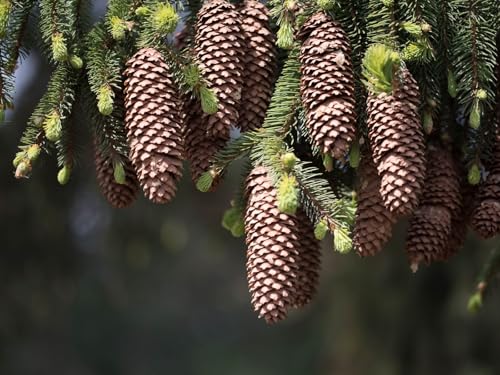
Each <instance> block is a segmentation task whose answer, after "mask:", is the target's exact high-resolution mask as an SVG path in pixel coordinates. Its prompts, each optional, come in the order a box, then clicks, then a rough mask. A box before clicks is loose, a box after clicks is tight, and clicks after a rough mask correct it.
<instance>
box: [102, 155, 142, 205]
mask: <svg viewBox="0 0 500 375" xmlns="http://www.w3.org/2000/svg"><path fill="white" fill-rule="evenodd" d="M94 162H95V168H96V176H97V182H98V184H99V188H100V189H101V192H102V195H104V197H105V198H106V199H107V201H108V202H109V203H110V204H111V205H112V206H113V207H115V208H125V207H128V206H130V205H131V204H132V203H133V202H134V201H135V200H136V199H137V192H138V190H139V185H138V183H137V178H136V177H135V173H134V170H133V167H132V165H131V164H130V162H129V161H128V160H126V161H125V163H124V165H123V169H124V170H125V183H123V184H119V183H118V182H116V181H115V177H114V169H113V163H112V161H111V160H110V159H109V158H106V157H104V156H103V154H102V153H101V152H100V150H99V149H98V148H97V147H96V146H94Z"/></svg>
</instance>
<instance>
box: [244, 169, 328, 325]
mask: <svg viewBox="0 0 500 375" xmlns="http://www.w3.org/2000/svg"><path fill="white" fill-rule="evenodd" d="M246 195H247V197H248V198H247V199H248V200H247V207H246V212H245V233H246V243H247V247H248V250H247V277H248V284H249V289H250V293H251V295H252V305H253V306H254V309H255V311H257V312H258V314H259V317H262V318H264V319H265V320H266V322H268V323H274V322H277V321H279V320H282V319H284V318H285V317H286V316H287V314H288V311H289V310H290V309H291V308H294V307H300V306H304V305H305V304H307V303H308V302H309V301H310V300H311V298H312V296H313V295H314V293H315V291H316V287H317V283H318V277H319V265H320V252H319V243H318V241H317V240H316V239H315V238H314V230H313V227H312V225H311V223H310V222H309V220H308V218H307V217H306V215H305V214H304V213H303V212H300V211H299V213H298V214H297V216H292V215H286V214H283V213H281V212H280V211H279V209H278V203H277V193H276V189H275V187H274V186H273V184H272V181H271V179H270V178H269V176H268V174H267V170H266V169H265V168H264V167H257V168H255V169H254V170H253V171H252V172H251V173H250V175H249V176H248V179H247V187H246Z"/></svg>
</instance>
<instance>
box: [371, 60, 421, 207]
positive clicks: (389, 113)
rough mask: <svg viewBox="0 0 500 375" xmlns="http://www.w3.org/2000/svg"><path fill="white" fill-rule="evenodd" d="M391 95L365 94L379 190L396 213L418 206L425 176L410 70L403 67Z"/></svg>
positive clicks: (412, 79)
mask: <svg viewBox="0 0 500 375" xmlns="http://www.w3.org/2000/svg"><path fill="white" fill-rule="evenodd" d="M400 78H401V81H400V82H399V86H398V87H397V88H396V89H395V91H394V93H393V94H392V95H389V94H386V93H381V94H379V95H377V96H375V95H374V94H371V95H370V96H369V97H368V102H367V112H368V121H367V127H368V136H369V140H370V145H371V148H372V151H373V160H374V161H375V164H376V166H377V170H378V173H379V175H380V177H381V178H382V181H381V186H380V193H381V195H382V199H383V201H384V204H385V206H386V207H387V208H388V209H389V210H390V211H391V212H392V213H393V214H394V215H396V216H405V215H408V214H410V213H412V212H413V211H414V210H415V208H416V207H417V206H418V203H419V198H420V194H421V192H422V188H423V184H424V178H425V144H424V135H423V132H422V126H421V125H420V121H419V118H420V116H419V102H420V99H419V97H420V94H419V90H418V86H417V83H416V81H415V79H414V78H413V77H412V76H411V73H410V72H409V71H408V70H406V69H403V70H402V72H401V77H400Z"/></svg>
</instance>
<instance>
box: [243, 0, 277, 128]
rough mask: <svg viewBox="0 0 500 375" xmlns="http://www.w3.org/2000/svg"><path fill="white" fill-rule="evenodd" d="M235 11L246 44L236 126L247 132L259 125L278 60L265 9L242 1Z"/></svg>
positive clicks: (258, 3) (268, 97)
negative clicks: (238, 17) (237, 10)
mask: <svg viewBox="0 0 500 375" xmlns="http://www.w3.org/2000/svg"><path fill="white" fill-rule="evenodd" d="M239 12H240V14H241V20H242V23H241V27H242V30H243V33H244V36H245V39H246V43H247V44H246V49H245V54H244V56H243V64H244V70H243V90H242V93H241V107H240V113H239V127H240V129H241V131H247V130H256V129H258V128H260V127H261V126H262V123H263V121H264V118H265V116H266V111H267V107H268V105H269V102H270V101H271V96H272V93H273V84H274V78H275V74H276V70H277V62H278V60H277V56H276V53H277V51H276V47H275V45H274V39H275V38H274V33H273V32H272V31H271V27H270V24H269V10H268V9H267V7H266V6H265V5H264V4H262V3H261V2H259V1H257V0H245V1H244V2H243V5H242V7H241V8H240V10H239Z"/></svg>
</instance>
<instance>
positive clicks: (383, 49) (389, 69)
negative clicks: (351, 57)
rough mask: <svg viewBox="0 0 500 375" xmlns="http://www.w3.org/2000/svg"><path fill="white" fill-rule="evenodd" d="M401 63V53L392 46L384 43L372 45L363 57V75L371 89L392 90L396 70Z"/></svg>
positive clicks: (375, 91) (376, 91)
mask: <svg viewBox="0 0 500 375" xmlns="http://www.w3.org/2000/svg"><path fill="white" fill-rule="evenodd" d="M399 64H400V58H399V55H398V54H397V53H396V52H394V50H392V49H391V48H390V47H388V46H386V45H384V44H374V45H372V46H370V47H369V48H368V50H367V51H366V54H365V57H364V59H363V75H364V77H365V82H366V85H367V87H368V88H369V89H370V91H372V92H374V93H380V92H386V93H389V92H391V91H392V84H393V79H394V72H395V71H396V70H397V69H398V68H399Z"/></svg>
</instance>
